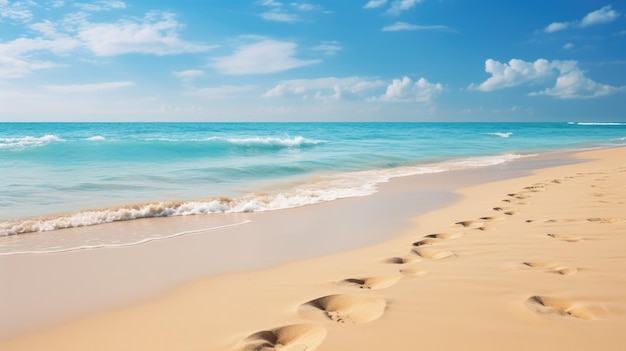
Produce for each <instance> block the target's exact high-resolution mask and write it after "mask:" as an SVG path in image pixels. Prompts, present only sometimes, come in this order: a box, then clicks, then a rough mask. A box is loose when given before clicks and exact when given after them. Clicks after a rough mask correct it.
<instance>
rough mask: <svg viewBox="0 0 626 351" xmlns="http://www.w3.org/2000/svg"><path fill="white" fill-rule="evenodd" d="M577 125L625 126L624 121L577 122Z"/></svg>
mask: <svg viewBox="0 0 626 351" xmlns="http://www.w3.org/2000/svg"><path fill="white" fill-rule="evenodd" d="M576 124H578V125H579V126H626V123H620V122H578V123H576Z"/></svg>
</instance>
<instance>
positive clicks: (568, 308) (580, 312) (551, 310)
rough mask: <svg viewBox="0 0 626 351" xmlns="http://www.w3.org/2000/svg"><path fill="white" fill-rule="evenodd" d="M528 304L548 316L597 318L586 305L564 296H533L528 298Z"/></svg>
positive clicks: (532, 308)
mask: <svg viewBox="0 0 626 351" xmlns="http://www.w3.org/2000/svg"><path fill="white" fill-rule="evenodd" d="M526 306H528V308H530V309H531V310H533V311H535V312H537V313H539V314H541V315H544V316H546V317H553V316H554V317H562V316H565V317H567V316H570V317H574V318H579V319H585V320H592V319H596V316H595V315H594V314H592V313H591V312H590V311H589V309H587V308H586V307H584V306H581V305H579V304H576V303H574V302H572V301H570V300H567V299H562V298H556V297H548V296H533V297H530V298H529V299H528V300H526Z"/></svg>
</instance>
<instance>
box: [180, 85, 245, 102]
mask: <svg viewBox="0 0 626 351" xmlns="http://www.w3.org/2000/svg"><path fill="white" fill-rule="evenodd" d="M255 89H256V87H255V86H252V85H241V86H236V85H223V86H219V87H209V88H202V89H196V90H193V91H190V92H188V93H186V94H185V95H189V96H198V97H202V98H206V99H221V98H229V97H237V96H240V95H241V94H242V93H248V92H251V91H254V90H255Z"/></svg>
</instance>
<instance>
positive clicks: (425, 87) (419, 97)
mask: <svg viewBox="0 0 626 351" xmlns="http://www.w3.org/2000/svg"><path fill="white" fill-rule="evenodd" d="M442 92H443V85H441V83H430V82H429V81H428V80H426V79H425V78H423V77H422V78H420V79H418V80H417V81H416V82H413V80H411V78H409V77H406V76H405V77H403V78H402V79H394V80H393V81H392V82H391V84H389V86H387V91H386V92H385V94H383V95H381V96H380V98H379V99H380V100H382V101H387V102H411V101H415V102H421V103H430V102H432V100H433V99H434V98H435V97H437V96H438V95H439V94H441V93H442Z"/></svg>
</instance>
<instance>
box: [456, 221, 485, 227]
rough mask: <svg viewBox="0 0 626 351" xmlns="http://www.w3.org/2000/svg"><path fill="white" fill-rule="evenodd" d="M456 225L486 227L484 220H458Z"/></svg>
mask: <svg viewBox="0 0 626 351" xmlns="http://www.w3.org/2000/svg"><path fill="white" fill-rule="evenodd" d="M454 224H456V225H461V226H463V227H465V228H479V227H484V226H485V223H484V222H482V221H460V222H456V223H454Z"/></svg>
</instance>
